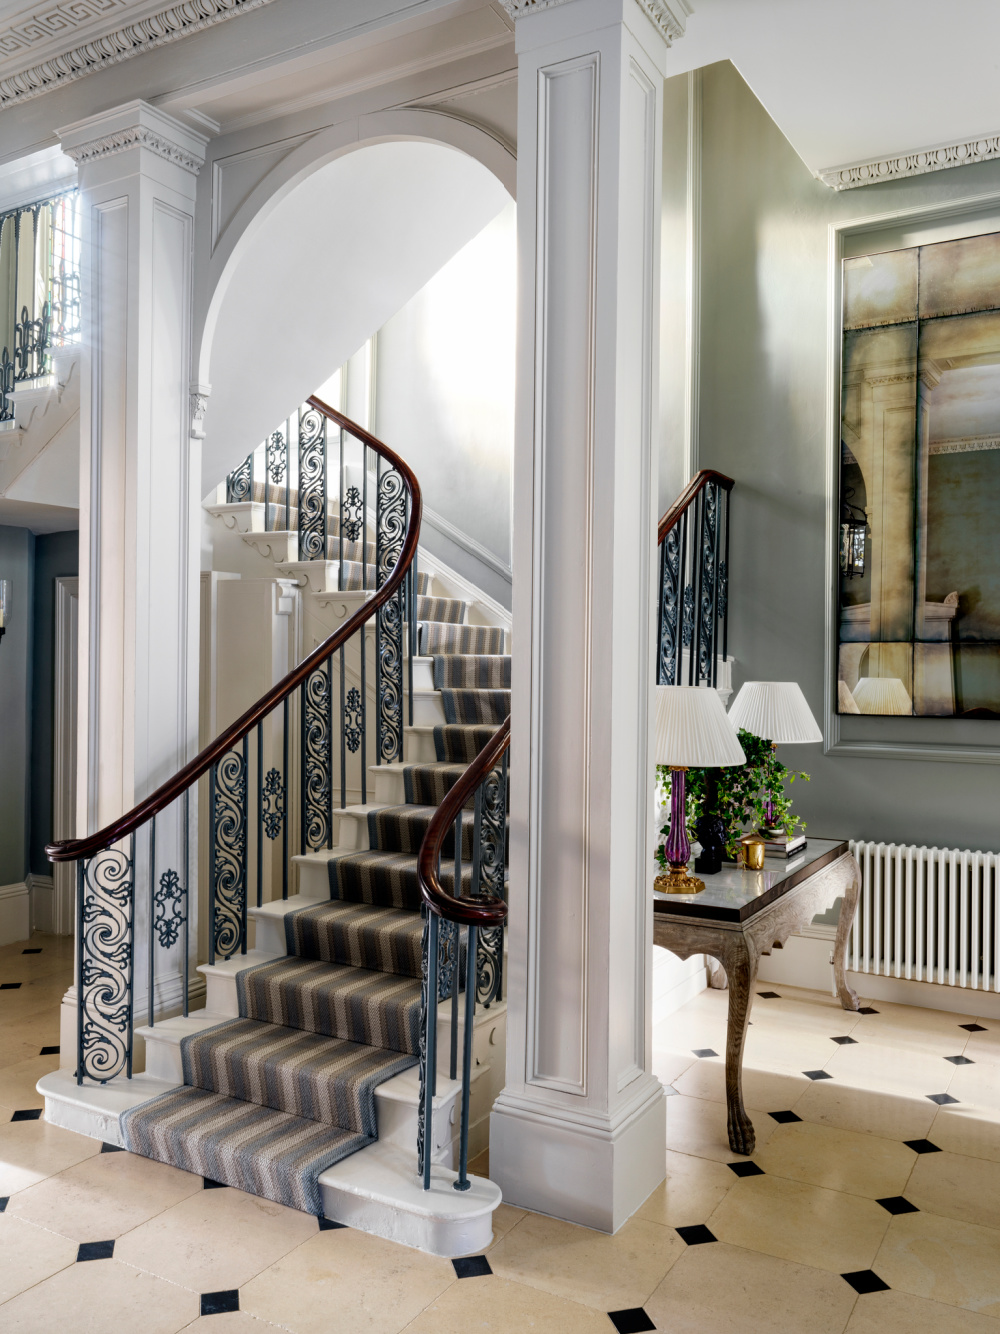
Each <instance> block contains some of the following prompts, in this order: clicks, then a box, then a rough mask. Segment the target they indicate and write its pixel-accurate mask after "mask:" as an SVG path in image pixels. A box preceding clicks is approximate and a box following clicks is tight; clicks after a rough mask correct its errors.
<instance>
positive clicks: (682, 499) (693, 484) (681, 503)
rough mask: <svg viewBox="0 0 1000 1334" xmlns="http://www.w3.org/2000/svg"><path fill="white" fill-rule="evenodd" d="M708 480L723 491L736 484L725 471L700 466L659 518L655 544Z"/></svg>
mask: <svg viewBox="0 0 1000 1334" xmlns="http://www.w3.org/2000/svg"><path fill="white" fill-rule="evenodd" d="M709 482H715V483H716V485H717V486H721V487H722V489H723V491H732V489H733V487H734V486H735V485H736V483H735V482H734V481H733V479H732V477H727V476H726V475H725V473H721V472H715V470H714V469H712V468H702V470H701V472H699V473H695V475H694V477H692V478H691V480H690V482H688V484H687V486H686V487H685V488H684V490H683V491H682V492H681V493H680V495H679V496H678V497H677V499H676V500H675V501H674V503H673V504H672V505H671V506H670V508H669V509H668V510H667V512H666V514H664V516H663V517H662V519H661V520H660V522H659V525H658V527H657V531H656V544H657V546H659V544H660V543H661V542H662V541H663V539H664V538H665V537H666V535H667V533H669V532H670V530H671V528H673V526H674V524H675V523H676V522H677V520H678V519H679V518H680V517H681V515H682V514H683V513H684V511H685V510H686V509H687V508H688V506H689V505H690V504H691V502H692V501H693V500H694V498H695V496H696V495H697V494H698V492H699V491H703V490H704V489H705V487H706V486H707V485H708V484H709Z"/></svg>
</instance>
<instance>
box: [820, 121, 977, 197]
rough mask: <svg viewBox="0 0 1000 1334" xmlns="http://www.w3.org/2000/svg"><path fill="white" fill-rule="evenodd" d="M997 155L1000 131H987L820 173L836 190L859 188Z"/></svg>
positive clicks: (959, 165)
mask: <svg viewBox="0 0 1000 1334" xmlns="http://www.w3.org/2000/svg"><path fill="white" fill-rule="evenodd" d="M994 158H1000V134H985V135H980V136H979V137H978V138H977V139H966V140H965V141H964V142H962V143H957V144H939V145H938V146H937V147H936V148H921V149H918V150H917V151H916V152H915V153H898V154H896V155H895V156H893V157H884V158H875V159H873V160H872V161H871V162H852V163H849V164H848V165H846V166H843V167H827V168H826V169H825V170H823V171H818V172H817V173H816V175H817V177H818V178H819V180H821V181H822V182H823V184H824V185H828V186H830V188H831V189H832V190H856V189H857V188H858V187H859V186H862V185H877V184H878V183H879V182H881V181H894V180H900V179H902V178H903V177H906V176H923V175H924V174H925V173H927V172H929V171H944V170H945V169H946V168H948V167H968V166H971V165H972V164H973V163H976V162H991V161H992V160H993V159H994Z"/></svg>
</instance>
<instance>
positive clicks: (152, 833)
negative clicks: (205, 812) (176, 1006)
mask: <svg viewBox="0 0 1000 1334" xmlns="http://www.w3.org/2000/svg"><path fill="white" fill-rule="evenodd" d="M155 913H156V816H155V815H154V816H153V818H152V820H150V822H149V996H148V1001H147V1007H146V1008H147V1010H148V1012H149V1013H148V1018H149V1026H150V1028H152V1027H153V1022H154V1015H153V983H154V982H155V980H156V959H155V951H154V949H153V918H154V916H155Z"/></svg>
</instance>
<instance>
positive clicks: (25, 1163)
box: [0, 1120, 101, 1208]
mask: <svg viewBox="0 0 1000 1334" xmlns="http://www.w3.org/2000/svg"><path fill="white" fill-rule="evenodd" d="M100 1152H101V1146H100V1144H99V1142H98V1141H97V1140H95V1139H90V1138H89V1137H88V1136H86V1135H77V1134H75V1133H74V1132H73V1131H72V1130H63V1129H62V1128H61V1127H60V1126H50V1125H49V1124H48V1122H47V1121H43V1120H38V1121H7V1122H5V1123H3V1124H0V1195H14V1194H16V1193H17V1191H20V1190H26V1189H27V1188H28V1187H29V1186H33V1185H34V1184H35V1183H36V1182H37V1181H44V1180H45V1178H46V1177H50V1176H53V1175H54V1174H55V1173H56V1172H61V1171H63V1169H64V1168H67V1167H72V1166H73V1164H74V1163H80V1162H83V1160H84V1159H85V1158H92V1157H93V1156H94V1154H97V1153H100ZM9 1207H10V1206H8V1208H9Z"/></svg>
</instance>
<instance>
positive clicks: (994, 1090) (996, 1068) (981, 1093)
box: [945, 1061, 1000, 1112]
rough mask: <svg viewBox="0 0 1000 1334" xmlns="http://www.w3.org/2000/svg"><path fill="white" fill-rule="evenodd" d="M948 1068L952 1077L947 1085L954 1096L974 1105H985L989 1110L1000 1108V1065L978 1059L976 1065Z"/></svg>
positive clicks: (962, 1101) (960, 1100)
mask: <svg viewBox="0 0 1000 1334" xmlns="http://www.w3.org/2000/svg"><path fill="white" fill-rule="evenodd" d="M945 1064H946V1065H947V1062H945ZM948 1068H949V1069H950V1070H951V1072H952V1077H951V1080H950V1081H949V1083H948V1084H947V1085H945V1087H946V1088H947V1090H948V1092H949V1093H950V1094H951V1096H952V1097H953V1098H957V1099H958V1100H959V1102H961V1103H966V1104H969V1105H971V1106H973V1107H983V1108H985V1109H986V1111H987V1112H995V1111H996V1109H997V1108H1000V1065H994V1064H993V1062H992V1061H990V1062H987V1061H977V1062H976V1063H975V1064H974V1065H960V1066H948Z"/></svg>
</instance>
